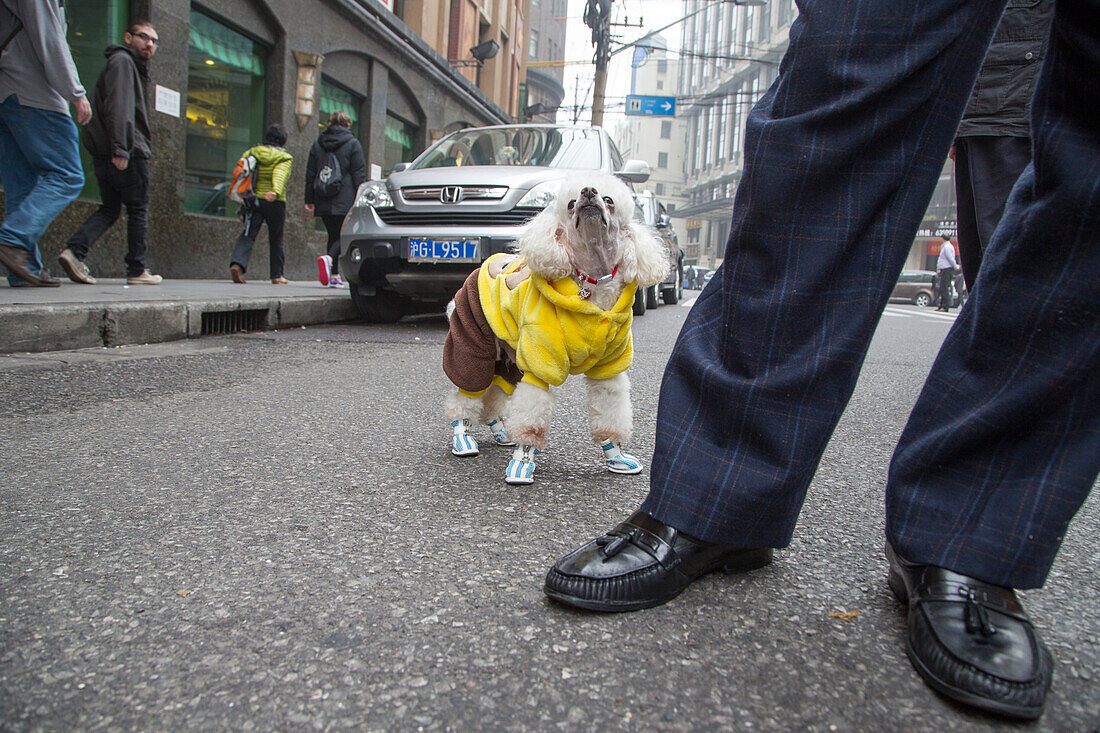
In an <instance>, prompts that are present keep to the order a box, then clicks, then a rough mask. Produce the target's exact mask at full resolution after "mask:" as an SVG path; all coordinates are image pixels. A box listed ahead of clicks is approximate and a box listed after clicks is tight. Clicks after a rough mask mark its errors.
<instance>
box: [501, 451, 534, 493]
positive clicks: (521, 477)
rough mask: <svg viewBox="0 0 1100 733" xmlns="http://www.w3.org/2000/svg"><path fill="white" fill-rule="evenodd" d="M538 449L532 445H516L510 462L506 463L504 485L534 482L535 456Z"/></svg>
mask: <svg viewBox="0 0 1100 733" xmlns="http://www.w3.org/2000/svg"><path fill="white" fill-rule="evenodd" d="M538 454H539V449H538V448H536V447H534V446H532V445H517V446H516V449H515V450H514V451H512V460H510V461H508V472H507V473H506V474H505V475H504V481H505V483H509V484H531V483H534V482H535V456H537V455H538Z"/></svg>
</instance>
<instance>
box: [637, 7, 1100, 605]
mask: <svg viewBox="0 0 1100 733" xmlns="http://www.w3.org/2000/svg"><path fill="white" fill-rule="evenodd" d="M1004 4H1005V3H1004V0H864V1H863V2H858V3H834V2H831V1H830V0H801V2H800V3H799V7H800V9H801V12H800V15H799V17H798V19H797V20H796V21H795V23H794V24H793V25H792V27H791V32H790V48H789V50H788V52H787V55H786V56H785V58H784V59H783V62H782V64H781V65H780V72H779V77H778V79H777V80H776V82H775V83H774V84H773V85H772V87H771V88H770V89H769V90H768V92H767V93H766V94H765V95H764V96H763V98H762V99H761V100H760V102H759V103H758V104H757V105H756V106H755V107H754V108H753V110H752V111H751V113H750V114H749V117H748V121H747V128H746V135H745V163H744V171H743V174H742V177H741V181H740V184H739V186H738V191H737V196H736V199H735V202H734V207H733V212H734V213H733V221H732V224H731V228H730V238H729V241H728V243H727V246H726V252H725V260H724V262H723V264H722V267H721V269H720V270H719V271H718V272H717V273H716V274H715V276H714V278H713V280H712V281H711V282H710V284H708V285H707V287H706V288H705V289H704V290H703V292H702V294H701V295H700V296H699V299H698V300H697V301H696V303H695V305H694V306H693V307H692V309H691V311H690V312H689V315H688V317H687V318H686V319H685V323H684V326H683V328H682V329H681V331H680V334H679V336H678V338H677V342H676V345H675V347H674V349H673V353H672V355H671V357H670V360H669V363H668V366H667V367H666V369H665V375H664V381H663V383H662V386H661V393H660V401H659V406H658V414H657V430H656V445H655V450H654V455H653V464H652V470H651V477H650V492H649V495H648V497H647V498H646V499H645V501H644V503H643V504H642V509H643V510H644V511H646V512H648V513H649V514H651V515H653V516H654V517H656V518H657V519H659V520H660V521H662V522H664V523H666V524H669V525H671V526H673V527H676V528H677V529H679V530H681V531H683V532H685V533H687V534H689V535H693V536H695V537H698V538H700V539H703V540H706V541H709V542H719V543H722V544H726V545H732V546H734V547H742V548H753V547H785V546H786V545H787V544H789V542H790V540H791V536H792V533H793V531H794V527H795V522H796V521H797V517H798V513H799V511H800V509H801V507H802V502H803V501H804V499H805V496H806V491H807V488H808V487H809V485H810V481H811V480H812V478H813V476H814V473H815V471H816V470H817V468H818V464H819V461H820V459H821V455H822V453H823V451H824V449H825V446H826V444H827V443H828V441H829V438H830V436H831V435H832V433H833V430H834V428H835V427H836V424H837V422H838V421H839V419H840V416H841V414H842V413H843V411H844V408H845V406H846V405H847V403H848V400H849V398H850V397H851V394H852V391H853V389H854V387H855V383H856V378H857V377H858V375H859V371H860V368H861V367H862V365H863V360H864V356H865V355H866V352H867V348H868V346H869V344H870V340H871V336H872V335H873V333H874V330H875V327H876V325H877V323H878V320H879V318H880V316H881V314H882V311H883V309H884V307H885V305H886V303H887V300H888V299H889V296H890V292H891V290H892V289H893V287H894V284H895V283H896V281H897V278H898V274H899V272H900V270H901V268H902V266H903V264H904V262H905V259H906V257H907V255H908V253H909V249H910V247H911V246H912V243H913V238H914V236H915V234H916V231H917V228H918V226H919V224H920V222H921V218H922V216H923V214H924V212H925V209H926V207H927V205H928V202H929V200H930V198H931V195H932V192H933V190H934V188H935V185H936V182H937V180H938V179H939V177H940V173H941V171H942V169H943V164H944V160H945V159H946V157H947V153H948V150H949V149H950V147H951V143H952V139H953V137H954V135H955V131H956V129H957V127H958V123H959V120H960V118H961V117H962V112H963V108H964V107H965V105H966V102H967V99H968V98H969V95H970V92H971V89H972V87H973V85H974V80H975V78H976V76H977V73H978V68H979V67H980V65H981V63H982V59H983V57H984V55H985V50H986V48H987V46H988V45H989V41H990V39H991V37H992V35H993V31H994V29H995V27H996V25H997V23H998V20H999V19H1000V16H1001V12H1002V10H1003V8H1004ZM1096 8H1097V3H1096V2H1095V0H1091V1H1087V0H1066V1H1065V2H1059V4H1058V5H1057V8H1056V11H1055V13H1056V14H1055V20H1054V31H1053V33H1052V35H1051V45H1050V52H1049V54H1048V56H1047V58H1046V59H1045V61H1044V66H1043V70H1042V72H1041V73H1040V75H1039V80H1038V83H1037V85H1036V96H1035V102H1034V106H1033V108H1032V114H1033V121H1032V126H1031V127H1032V131H1033V135H1034V145H1035V158H1034V162H1033V163H1032V164H1031V165H1029V166H1028V168H1027V169H1025V171H1024V173H1023V175H1022V176H1021V177H1020V179H1019V181H1018V182H1017V183H1016V186H1015V188H1014V189H1013V192H1012V195H1011V197H1010V198H1009V202H1008V205H1007V206H1006V209H1005V214H1004V218H1003V219H1002V220H1001V223H1000V225H999V226H998V227H997V229H996V231H995V233H994V235H993V239H992V241H991V242H990V243H989V247H988V250H987V252H986V254H985V258H984V261H983V263H982V270H981V272H979V274H978V279H977V283H976V287H975V292H974V296H973V297H971V298H970V300H969V301H968V302H967V304H966V306H965V307H964V308H963V309H962V312H961V313H960V315H959V317H958V319H957V320H956V321H955V322H954V324H953V325H952V327H951V330H950V332H949V333H948V336H947V338H946V340H945V341H944V344H943V347H942V348H941V350H940V353H939V356H938V357H937V359H936V362H935V364H934V366H933V367H932V371H931V373H930V374H929V375H928V379H927V381H926V384H925V387H924V389H923V391H922V392H921V395H920V398H919V399H918V400H917V403H916V405H915V407H914V408H913V411H912V413H911V415H910V418H909V423H908V425H907V426H906V429H905V431H904V432H903V434H902V436H901V438H900V440H899V441H898V445H897V447H896V449H895V452H894V457H893V460H892V461H891V466H890V472H889V475H888V477H887V479H886V489H885V497H886V538H887V539H888V540H889V541H890V542H891V544H892V545H893V546H894V548H895V549H896V550H897V552H898V554H899V555H901V556H902V557H904V558H906V559H908V560H911V561H913V562H917V563H922V564H930V565H936V566H939V567H944V568H948V569H950V570H954V571H956V572H959V573H963V574H965V575H969V576H973V577H976V578H979V579H981V580H984V581H986V582H990V583H994V584H997V585H1002V586H1010V587H1014V588H1034V587H1037V586H1039V585H1041V584H1042V582H1043V580H1044V579H1045V578H1046V575H1047V573H1048V572H1049V570H1050V566H1051V564H1052V563H1053V561H1054V557H1055V554H1056V553H1057V551H1058V548H1059V546H1060V544H1061V541H1062V538H1063V537H1064V536H1065V531H1066V527H1067V525H1068V524H1069V521H1070V519H1071V518H1072V517H1073V515H1074V513H1075V512H1076V511H1077V509H1078V508H1079V507H1080V506H1081V504H1082V502H1084V500H1085V497H1086V496H1087V495H1088V493H1089V490H1090V489H1091V487H1092V484H1093V482H1094V481H1095V479H1096V476H1097V472H1098V471H1100V379H1098V378H1097V377H1096V375H1097V374H1098V373H1100V277H1097V273H1098V272H1100V247H1098V246H1097V242H1100V167H1098V166H1097V164H1096V162H1097V161H1098V160H1100V116H1098V115H1096V114H1095V112H1094V110H1093V108H1092V105H1093V104H1094V103H1095V95H1094V94H1092V93H1091V91H1092V90H1094V89H1095V87H1096V79H1097V78H1100V53H1098V49H1100V24H1098V23H1096V22H1095V13H1096Z"/></svg>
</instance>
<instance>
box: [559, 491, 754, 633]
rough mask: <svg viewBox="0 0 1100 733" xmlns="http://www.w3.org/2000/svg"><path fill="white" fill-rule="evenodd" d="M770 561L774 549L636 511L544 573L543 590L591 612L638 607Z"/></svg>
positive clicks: (644, 606)
mask: <svg viewBox="0 0 1100 733" xmlns="http://www.w3.org/2000/svg"><path fill="white" fill-rule="evenodd" d="M771 561H772V549H771V548H770V547H765V548H756V549H748V550H746V549H740V548H734V547H730V546H728V545H719V544H714V543H712V542H703V541H702V540H696V539H693V538H691V537H689V536H687V535H685V534H683V533H682V532H680V531H679V530H677V529H676V528H674V527H670V526H668V525H667V524H664V523H663V522H661V521H659V520H657V519H654V518H653V517H651V516H649V515H648V514H646V513H645V512H643V511H641V510H638V511H636V512H634V514H632V515H631V516H630V517H629V518H627V519H626V521H624V522H623V523H622V524H620V525H619V526H617V527H615V529H613V530H611V531H610V532H608V533H607V534H605V535H603V536H602V537H597V538H596V539H594V540H592V541H591V542H588V543H587V544H585V545H583V546H582V547H580V548H579V549H577V550H575V551H573V552H571V553H570V554H568V555H566V556H565V557H564V558H562V559H561V560H559V561H558V563H557V564H556V565H554V567H552V568H550V571H549V572H548V573H547V574H546V584H545V586H544V588H543V590H544V592H545V593H546V595H547V596H549V597H550V598H551V599H553V600H555V601H558V602H559V603H564V604H566V605H569V606H574V607H576V608H583V609H585V610H588V611H603V612H617V611H637V610H640V609H643V608H652V607H653V606H659V605H661V604H663V603H667V602H668V601H671V600H672V599H673V598H675V597H676V596H678V595H680V593H681V592H682V591H683V590H684V589H685V588H687V587H688V586H689V585H690V584H691V583H692V582H693V581H695V580H696V579H698V578H700V577H702V576H703V575H706V574H707V573H710V572H712V571H714V570H718V569H723V570H725V571H726V572H729V573H733V572H743V571H746V570H753V569H755V568H759V567H763V566H764V565H767V564H768V563H770V562H771Z"/></svg>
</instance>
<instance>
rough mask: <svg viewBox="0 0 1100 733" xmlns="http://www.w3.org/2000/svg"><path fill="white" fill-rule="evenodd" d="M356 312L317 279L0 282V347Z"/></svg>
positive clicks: (145, 338)
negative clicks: (37, 284) (18, 284)
mask: <svg viewBox="0 0 1100 733" xmlns="http://www.w3.org/2000/svg"><path fill="white" fill-rule="evenodd" d="M356 317H357V313H356V310H355V307H354V305H353V304H352V302H351V297H350V296H349V294H348V290H347V288H346V287H344V288H324V287H321V285H319V284H318V283H316V282H312V281H309V282H305V281H302V282H291V283H290V284H289V285H272V284H271V283H269V282H267V281H266V280H257V281H256V282H250V283H248V284H246V285H237V284H235V283H232V282H230V281H229V280H224V281H221V280H165V281H164V282H163V283H161V284H160V285H127V284H126V280H125V279H105V278H100V279H99V282H98V283H97V284H96V285H77V284H75V283H71V282H68V281H63V282H62V284H61V287H59V288H32V287H23V288H11V287H5V286H4V285H3V284H0V353H14V352H28V351H35V352H37V351H56V350H59V349H81V348H88V347H94V346H122V345H126V344H145V343H154V342H159V341H173V340H176V339H185V338H197V337H199V336H203V335H207V334H217V333H231V332H235V331H263V330H271V329H276V328H289V327H291V326H307V325H313V324H318V323H333V322H338V321H347V320H352V319H355V318H356Z"/></svg>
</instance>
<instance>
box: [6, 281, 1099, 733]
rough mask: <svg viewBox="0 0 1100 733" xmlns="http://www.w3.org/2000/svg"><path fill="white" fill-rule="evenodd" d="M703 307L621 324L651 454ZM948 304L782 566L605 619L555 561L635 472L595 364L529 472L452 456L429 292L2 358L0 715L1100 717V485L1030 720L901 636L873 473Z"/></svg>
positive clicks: (1045, 604) (384, 725)
mask: <svg viewBox="0 0 1100 733" xmlns="http://www.w3.org/2000/svg"><path fill="white" fill-rule="evenodd" d="M691 294H692V293H689V295H691ZM687 312H688V305H677V306H665V307H662V308H660V309H658V310H656V311H650V312H649V313H647V314H646V315H645V317H643V318H640V319H637V320H636V325H635V329H636V330H635V338H636V352H637V353H636V358H635V366H634V367H633V368H632V371H631V375H632V377H631V378H632V380H633V384H634V396H633V399H634V405H635V419H636V439H635V445H634V447H635V453H636V454H637V455H638V456H639V457H641V458H643V459H644V460H645V461H646V462H648V459H649V457H650V455H651V453H652V445H653V423H654V417H655V413H656V405H657V390H658V385H659V381H660V376H661V372H662V369H663V366H664V363H665V361H666V359H667V355H668V353H669V350H670V348H671V345H672V342H673V340H674V338H675V335H676V333H677V331H678V329H679V327H680V325H681V324H682V323H683V318H684V316H685V315H686V314H687ZM952 318H953V315H952V316H944V315H942V314H936V313H935V312H934V311H932V310H931V309H927V308H925V309H917V308H915V307H911V306H906V305H891V306H890V307H889V308H888V311H887V314H886V316H885V317H884V319H883V321H882V324H881V326H880V328H879V331H878V333H877V335H876V337H875V341H874V344H873V346H872V349H871V352H870V354H869V356H868V359H867V362H866V365H865V368H864V371H863V375H862V377H861V379H860V382H859V386H858V389H857V390H856V394H855V396H854V397H853V399H852V402H851V404H850V406H849V409H848V411H847V412H846V413H845V415H844V418H843V419H842V421H841V423H840V425H839V427H838V429H837V431H836V433H835V435H834V437H833V440H832V442H831V443H830V445H829V448H828V450H827V452H826V455H825V458H824V460H823V462H822V465H821V466H820V469H819V470H818V472H817V475H816V477H815V478H814V481H813V485H812V486H811V488H810V492H809V498H808V500H807V502H806V505H805V508H804V510H803V512H802V515H801V517H800V520H799V524H798V527H797V530H796V532H795V535H794V540H793V542H792V544H791V545H790V547H788V548H786V549H784V550H782V551H780V552H777V554H776V561H775V563H774V564H773V565H771V566H770V567H767V568H765V569H762V570H758V571H755V572H753V573H750V574H747V575H742V576H732V577H727V576H724V575H720V574H716V575H712V576H708V577H707V578H704V579H702V580H700V581H699V582H697V583H695V584H694V585H693V586H692V587H690V588H689V589H688V590H687V591H686V592H685V593H684V594H683V595H682V596H681V597H680V598H679V599H677V600H675V601H674V602H672V603H670V604H668V605H666V606H663V607H661V608H657V609H652V610H648V611H642V612H638V613H631V614H620V615H609V616H604V615H591V614H585V613H578V612H574V611H571V610H568V609H565V608H563V607H560V606H557V605H554V604H552V603H550V602H548V601H547V600H546V599H545V598H544V596H543V593H542V579H543V576H544V574H545V572H546V569H547V568H548V566H549V565H550V564H552V563H553V562H554V561H555V560H556V559H557V558H558V557H560V556H561V555H563V554H565V553H566V552H568V551H570V550H572V549H573V548H574V547H575V546H576V545H578V544H579V543H581V542H584V541H586V540H588V539H590V538H591V537H593V536H595V535H596V534H598V533H600V532H602V531H604V530H606V529H607V528H609V527H611V526H612V525H613V524H615V523H616V522H617V521H619V520H620V519H621V518H623V517H624V516H625V515H626V514H628V513H629V512H630V511H632V510H633V509H634V508H635V507H636V506H637V504H638V503H639V502H640V500H641V499H642V498H643V496H644V495H645V492H646V487H647V480H648V472H643V473H642V474H641V475H638V476H619V475H613V474H610V473H608V472H607V471H606V470H604V468H603V466H602V463H601V461H600V457H601V454H600V453H599V451H598V449H597V448H596V447H595V446H593V445H592V444H591V443H589V442H588V439H587V437H586V429H585V411H584V406H583V386H582V385H581V384H580V383H579V381H576V382H570V383H567V384H566V386H565V387H564V388H562V389H561V390H560V391H559V396H560V401H559V407H558V411H557V413H556V420H555V423H554V426H553V430H552V437H551V446H550V448H549V449H548V450H547V451H546V452H545V453H544V454H543V455H542V456H541V457H540V458H541V460H540V462H539V467H538V472H537V474H536V483H535V484H534V485H533V486H529V487H512V486H508V485H506V484H505V483H504V481H503V475H504V466H505V463H506V461H507V455H508V453H507V450H506V449H501V448H495V447H486V448H485V450H483V452H482V454H481V456H479V457H477V458H473V459H456V458H454V457H452V456H451V455H450V453H449V436H450V429H449V426H448V425H447V424H446V423H445V421H444V419H443V416H442V407H441V405H442V402H443V399H444V396H445V395H446V393H447V391H448V386H447V382H446V380H445V378H444V376H443V374H442V371H441V368H440V358H441V352H442V343H443V338H444V335H445V327H444V324H443V322H442V319H438V318H425V319H422V320H417V321H414V322H407V323H401V324H398V325H396V326H366V325H358V324H354V325H343V326H331V327H319V328H308V329H296V330H292V331H285V332H276V333H261V334H241V335H236V336H229V337H210V338H203V339H200V340H196V341H190V342H182V343H175V344H161V345H155V346H139V347H126V348H119V349H99V350H90V351H80V352H65V353H57V354H41V355H32V356H24V357H4V358H0V467H2V470H3V483H2V486H0V729H2V730H61V731H70V730H184V729H187V730H204V731H207V730H240V731H247V730H256V731H266V730H337V729H345V728H354V729H366V730H420V729H423V730H503V729H508V730H602V729H609V730H639V731H645V730H766V731H788V730H791V731H793V730H797V731H834V730H837V731H879V730H889V729H893V730H902V731H922V730H927V731H984V730H1005V729H1013V728H1019V729H1022V730H1028V731H1032V730H1036V731H1093V730H1095V729H1096V728H1097V726H1100V661H1098V659H1100V614H1098V613H1097V608H1098V602H1100V579H1098V576H1097V573H1096V569H1097V567H1100V543H1098V541H1097V539H1096V537H1097V536H1098V535H1100V505H1098V499H1097V496H1095V495H1094V496H1093V497H1092V499H1090V501H1089V502H1088V503H1086V505H1085V507H1084V508H1083V509H1082V511H1081V512H1080V514H1079V516H1078V517H1077V520H1076V522H1075V523H1074V524H1073V525H1072V527H1071V529H1070V532H1069V533H1068V535H1067V537H1066V540H1065V544H1064V546H1063V548H1062V552H1061V554H1060V556H1059V558H1058V561H1057V563H1056V565H1055V567H1054V570H1053V573H1052V574H1051V576H1050V578H1049V580H1048V582H1047V585H1046V586H1045V587H1044V588H1043V589H1042V590H1038V591H1031V592H1028V593H1026V594H1024V603H1025V605H1026V606H1027V608H1028V610H1029V611H1030V613H1031V615H1032V616H1033V618H1034V619H1035V620H1036V623H1037V625H1038V627H1039V629H1040V632H1041V633H1042V635H1043V636H1044V638H1045V639H1046V641H1047V643H1048V644H1049V645H1050V647H1051V649H1052V651H1053V652H1054V655H1055V658H1056V660H1057V663H1056V668H1055V680H1054V688H1053V690H1052V693H1051V696H1050V700H1049V705H1048V709H1047V712H1046V715H1045V716H1044V717H1043V718H1042V719H1041V721H1040V722H1039V723H1037V724H1033V725H1015V724H1010V723H1007V722H1005V721H1003V720H998V719H995V718H990V717H986V716H983V715H979V714H975V713H972V712H969V711H968V710H965V709H963V708H961V707H958V706H955V705H953V704H951V703H949V702H947V701H945V700H944V699H942V698H940V697H938V696H937V695H936V694H934V693H933V692H932V691H930V690H929V689H928V688H927V687H925V685H924V684H923V683H922V682H921V681H920V679H919V678H918V677H917V675H916V673H914V672H913V670H912V668H911V667H910V665H909V662H908V661H907V659H906V656H905V652H904V648H903V633H904V628H905V622H904V610H903V608H902V606H900V605H899V604H898V603H897V602H896V601H895V600H894V597H893V596H892V595H891V594H890V592H889V590H888V589H887V587H886V583H885V576H886V563H885V560H884V558H883V552H882V550H883V524H884V521H883V509H882V506H883V482H884V478H885V475H886V470H887V465H888V461H889V458H890V454H891V451H892V448H893V444H894V441H895V440H896V438H897V436H898V434H899V433H900V432H901V429H902V426H903V424H904V421H905V418H906V416H907V413H908V411H909V408H910V407H911V405H912V403H913V401H914V400H915V398H916V395H917V391H918V390H919V388H920V386H921V383H922V381H923V378H924V376H925V374H926V373H927V371H928V369H929V367H930V365H931V361H932V358H933V356H934V355H935V352H936V349H937V348H938V346H939V343H940V342H941V340H942V339H943V337H944V335H945V334H946V332H947V329H948V327H949V326H950V323H951V320H952ZM479 435H481V437H487V436H488V433H487V431H486V432H485V433H482V434H479Z"/></svg>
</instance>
